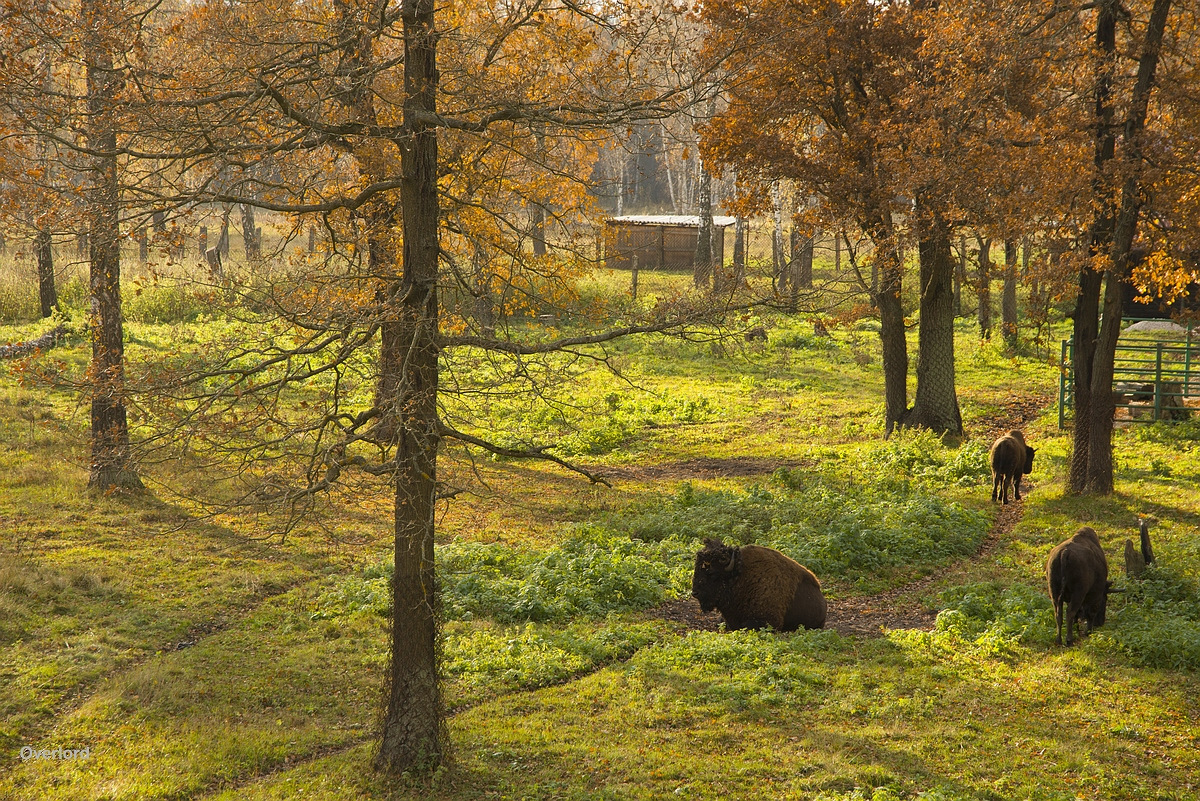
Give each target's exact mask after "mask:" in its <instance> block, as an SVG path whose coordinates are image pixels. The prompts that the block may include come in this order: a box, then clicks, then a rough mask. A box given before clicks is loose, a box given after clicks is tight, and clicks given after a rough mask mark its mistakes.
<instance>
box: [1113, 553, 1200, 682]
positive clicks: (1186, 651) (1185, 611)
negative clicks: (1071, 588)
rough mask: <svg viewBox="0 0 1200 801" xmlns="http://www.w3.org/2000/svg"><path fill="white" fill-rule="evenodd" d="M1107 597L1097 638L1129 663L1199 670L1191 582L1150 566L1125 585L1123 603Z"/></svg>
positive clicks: (1199, 631)
mask: <svg viewBox="0 0 1200 801" xmlns="http://www.w3.org/2000/svg"><path fill="white" fill-rule="evenodd" d="M1119 597H1120V596H1116V597H1114V598H1110V599H1109V613H1108V621H1107V624H1108V625H1106V626H1105V628H1104V629H1101V630H1100V631H1101V632H1103V636H1102V640H1103V641H1111V642H1112V643H1114V644H1115V645H1116V646H1117V647H1118V648H1119V649H1120V650H1121V651H1122V652H1124V653H1125V654H1126V655H1127V656H1128V657H1129V658H1130V659H1131V660H1133V662H1135V663H1136V664H1139V665H1143V666H1145V667H1155V668H1172V669H1176V670H1183V669H1190V670H1195V669H1197V668H1200V594H1198V593H1197V587H1196V584H1195V582H1194V581H1192V580H1191V579H1189V578H1187V577H1185V576H1183V575H1180V574H1179V573H1177V572H1175V571H1174V570H1172V569H1170V568H1164V567H1161V566H1158V565H1155V566H1152V567H1150V568H1148V569H1147V570H1146V572H1145V573H1143V574H1142V578H1141V579H1140V580H1138V581H1130V582H1129V584H1128V586H1127V590H1126V593H1125V595H1124V599H1123V600H1122V601H1118V602H1116V603H1114V601H1116V598H1119Z"/></svg>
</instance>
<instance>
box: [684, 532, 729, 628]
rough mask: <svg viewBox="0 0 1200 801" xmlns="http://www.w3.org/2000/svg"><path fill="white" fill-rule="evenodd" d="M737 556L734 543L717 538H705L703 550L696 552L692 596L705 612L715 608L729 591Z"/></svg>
mask: <svg viewBox="0 0 1200 801" xmlns="http://www.w3.org/2000/svg"><path fill="white" fill-rule="evenodd" d="M740 562H741V559H740V558H739V554H738V548H737V546H736V545H726V544H725V543H723V542H721V541H720V540H719V539H706V540H705V541H704V550H702V551H700V552H699V553H697V554H696V569H695V570H693V571H692V597H693V598H695V599H696V600H697V601H699V602H700V608H701V609H703V610H704V611H705V612H711V611H712V610H714V609H716V608H717V606H718V604H719V603H720V602H721V600H722V599H723V598H724V596H725V595H726V594H727V593H728V592H729V582H730V581H732V580H733V579H734V578H736V577H737V572H738V565H739V564H740Z"/></svg>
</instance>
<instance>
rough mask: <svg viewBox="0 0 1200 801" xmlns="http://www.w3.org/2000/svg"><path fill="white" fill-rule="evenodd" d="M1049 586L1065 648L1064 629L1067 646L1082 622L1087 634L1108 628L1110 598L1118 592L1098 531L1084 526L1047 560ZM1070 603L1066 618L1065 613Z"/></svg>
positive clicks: (1060, 545)
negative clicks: (1109, 572)
mask: <svg viewBox="0 0 1200 801" xmlns="http://www.w3.org/2000/svg"><path fill="white" fill-rule="evenodd" d="M1046 584H1047V587H1048V589H1049V591H1050V600H1051V601H1053V602H1054V622H1055V624H1056V625H1057V626H1058V644H1059V645H1062V641H1063V638H1062V633H1063V626H1064V625H1065V626H1066V629H1067V645H1070V644H1071V638H1072V636H1073V635H1074V633H1075V626H1076V625H1077V624H1078V623H1079V622H1080V621H1082V622H1084V623H1086V624H1087V628H1086V631H1085V632H1084V633H1085V634H1091V632H1092V629H1094V628H1096V627H1098V626H1103V625H1104V616H1105V612H1106V611H1107V609H1108V595H1109V593H1110V592H1114V590H1113V589H1112V582H1111V581H1109V580H1108V560H1107V559H1105V558H1104V551H1103V549H1101V547H1100V538H1099V537H1097V536H1096V532H1095V530H1093V529H1092V528H1090V527H1088V526H1084V527H1083V528H1081V529H1079V531H1077V532H1075V536H1073V537H1071V539H1069V540H1065V541H1064V542H1060V543H1059V544H1058V545H1056V546H1054V550H1052V551H1050V557H1049V558H1048V559H1047V560H1046ZM1063 604H1066V606H1067V611H1066V615H1064V614H1063Z"/></svg>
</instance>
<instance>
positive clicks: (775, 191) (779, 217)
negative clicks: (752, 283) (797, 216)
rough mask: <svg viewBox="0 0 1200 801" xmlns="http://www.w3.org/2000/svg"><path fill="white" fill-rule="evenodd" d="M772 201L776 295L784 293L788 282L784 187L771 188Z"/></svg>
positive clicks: (773, 267) (773, 270) (773, 261)
mask: <svg viewBox="0 0 1200 801" xmlns="http://www.w3.org/2000/svg"><path fill="white" fill-rule="evenodd" d="M771 199H772V201H773V203H774V207H775V208H774V213H775V227H774V228H773V229H772V234H771V284H772V286H773V287H774V289H775V292H776V293H782V292H783V282H784V281H785V280H786V278H785V277H784V272H783V187H781V186H780V185H779V184H778V183H776V184H775V186H773V187H772V188H771Z"/></svg>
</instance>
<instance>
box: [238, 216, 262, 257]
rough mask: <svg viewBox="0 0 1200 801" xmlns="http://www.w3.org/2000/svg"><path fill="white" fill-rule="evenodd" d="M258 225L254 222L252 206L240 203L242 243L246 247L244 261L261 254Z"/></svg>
mask: <svg viewBox="0 0 1200 801" xmlns="http://www.w3.org/2000/svg"><path fill="white" fill-rule="evenodd" d="M257 233H258V226H257V225H256V224H255V222H254V207H253V206H251V205H250V204H249V203H243V204H242V245H243V246H244V247H245V248H246V261H255V260H257V259H258V257H259V255H260V254H261V252H262V251H261V250H260V249H259V242H258V237H257Z"/></svg>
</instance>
